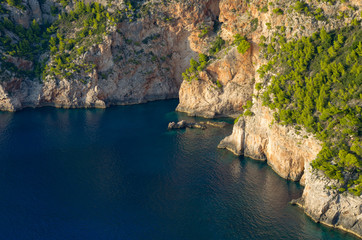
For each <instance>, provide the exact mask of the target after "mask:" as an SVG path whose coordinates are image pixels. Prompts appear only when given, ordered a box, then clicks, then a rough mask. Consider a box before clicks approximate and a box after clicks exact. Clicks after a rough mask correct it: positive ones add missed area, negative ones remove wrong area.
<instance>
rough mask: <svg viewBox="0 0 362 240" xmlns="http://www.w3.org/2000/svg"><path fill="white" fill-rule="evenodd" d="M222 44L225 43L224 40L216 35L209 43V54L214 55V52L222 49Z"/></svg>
mask: <svg viewBox="0 0 362 240" xmlns="http://www.w3.org/2000/svg"><path fill="white" fill-rule="evenodd" d="M224 44H225V40H224V39H222V38H221V37H219V36H217V37H216V39H215V41H214V42H213V43H212V44H211V47H210V49H209V53H210V55H215V54H216V53H218V52H219V51H220V50H221V49H222V47H223V46H224Z"/></svg>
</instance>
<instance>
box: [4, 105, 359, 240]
mask: <svg viewBox="0 0 362 240" xmlns="http://www.w3.org/2000/svg"><path fill="white" fill-rule="evenodd" d="M176 105H177V101H174V100H172V101H162V102H153V103H149V104H143V105H135V106H119V107H112V108H109V109H106V110H96V109H93V110H84V109H77V110H76V109H72V110H64V109H54V108H41V109H26V110H24V111H20V112H17V113H15V114H14V113H0V164H1V166H0V239H124V240H128V239H130V240H133V239H137V240H138V239H167V240H172V239H185V240H186V239H190V240H192V239H197V240H202V239H206V240H212V239H263V240H264V239H328V240H333V239H355V238H354V237H352V236H350V235H348V234H344V233H342V232H340V231H336V230H332V229H330V228H327V227H324V226H321V225H318V224H315V223H314V222H312V221H311V220H310V219H309V218H308V217H306V216H305V215H304V214H303V212H302V211H301V210H300V209H298V208H297V207H294V206H291V205H289V204H288V202H289V201H290V200H291V199H293V198H297V197H299V196H300V195H301V194H302V190H303V189H302V188H301V187H300V186H299V185H298V184H296V183H293V182H287V181H285V180H283V179H282V178H280V177H278V176H277V175H276V174H275V173H274V172H273V171H272V170H271V169H270V168H269V167H268V166H267V165H266V164H265V163H261V162H257V161H253V160H250V159H245V158H238V157H236V156H234V155H232V154H231V153H229V152H228V151H226V150H219V149H217V148H216V146H217V144H218V143H219V141H220V140H221V139H222V138H223V137H224V136H226V135H228V134H230V132H231V130H232V129H231V126H230V127H228V128H226V129H217V128H209V129H207V130H205V131H202V130H198V129H187V130H182V131H172V132H169V131H167V130H166V127H167V124H168V122H169V121H175V120H179V119H189V120H190V119H191V120H193V118H188V117H187V116H185V115H183V114H177V113H175V112H174V109H175V107H176Z"/></svg>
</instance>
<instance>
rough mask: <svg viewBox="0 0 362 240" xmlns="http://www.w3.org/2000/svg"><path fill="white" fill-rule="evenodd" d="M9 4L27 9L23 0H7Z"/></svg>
mask: <svg viewBox="0 0 362 240" xmlns="http://www.w3.org/2000/svg"><path fill="white" fill-rule="evenodd" d="M6 2H7V4H9V5H10V6H12V7H16V8H18V9H20V10H23V11H24V10H25V6H24V5H23V4H22V3H21V0H6Z"/></svg>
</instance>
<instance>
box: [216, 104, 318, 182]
mask: <svg viewBox="0 0 362 240" xmlns="http://www.w3.org/2000/svg"><path fill="white" fill-rule="evenodd" d="M251 111H252V112H253V113H254V115H253V116H247V117H241V118H240V119H239V121H238V122H237V123H236V124H235V125H234V129H233V133H232V134H231V135H230V136H228V137H226V138H225V139H224V140H222V141H221V143H220V144H219V148H227V149H229V150H231V151H232V152H234V153H235V154H237V155H245V156H247V157H250V158H253V159H257V160H267V162H268V164H269V165H270V166H271V167H272V168H273V169H274V170H275V171H276V172H277V173H278V174H279V175H280V176H282V177H283V178H286V179H290V180H293V181H299V180H300V179H301V178H302V176H303V173H304V165H305V163H310V162H311V161H312V160H314V159H315V157H316V156H317V154H318V152H319V151H320V150H321V146H320V143H319V141H318V140H316V139H315V138H314V137H313V136H310V135H309V134H307V133H305V132H303V131H301V132H298V133H297V132H296V131H295V130H294V129H293V128H292V127H288V126H281V125H278V124H273V119H274V117H273V115H272V112H271V111H270V110H269V109H268V108H266V107H263V106H262V105H261V102H260V101H258V100H256V101H255V103H254V105H253V107H252V108H251ZM302 181H303V179H302Z"/></svg>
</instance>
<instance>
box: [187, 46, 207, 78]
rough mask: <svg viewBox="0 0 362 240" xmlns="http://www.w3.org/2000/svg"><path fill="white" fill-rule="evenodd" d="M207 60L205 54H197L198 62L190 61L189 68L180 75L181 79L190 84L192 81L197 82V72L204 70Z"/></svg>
mask: <svg viewBox="0 0 362 240" xmlns="http://www.w3.org/2000/svg"><path fill="white" fill-rule="evenodd" d="M208 60H209V58H208V56H206V55H205V54H202V53H200V54H199V61H196V60H195V59H193V58H191V59H190V68H188V69H186V70H185V72H184V73H182V77H183V79H184V80H185V81H188V82H191V81H192V80H198V76H199V72H200V71H202V70H204V69H205V67H206V65H207V62H208Z"/></svg>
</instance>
